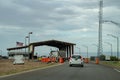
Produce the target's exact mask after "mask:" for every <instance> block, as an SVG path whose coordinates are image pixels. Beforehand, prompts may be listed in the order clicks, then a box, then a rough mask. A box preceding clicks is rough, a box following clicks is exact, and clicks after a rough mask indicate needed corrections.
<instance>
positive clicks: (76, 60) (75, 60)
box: [69, 54, 84, 67]
mask: <svg viewBox="0 0 120 80" xmlns="http://www.w3.org/2000/svg"><path fill="white" fill-rule="evenodd" d="M72 65H79V66H81V67H84V60H83V58H82V57H81V56H80V55H79V54H74V55H72V56H71V57H70V59H69V66H72Z"/></svg>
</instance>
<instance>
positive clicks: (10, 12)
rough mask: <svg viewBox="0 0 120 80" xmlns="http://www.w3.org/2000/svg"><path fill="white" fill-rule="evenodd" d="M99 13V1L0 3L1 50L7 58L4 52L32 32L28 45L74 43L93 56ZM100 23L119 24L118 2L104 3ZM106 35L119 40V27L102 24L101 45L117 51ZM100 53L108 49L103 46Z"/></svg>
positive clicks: (6, 0)
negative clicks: (52, 40) (57, 42)
mask: <svg viewBox="0 0 120 80" xmlns="http://www.w3.org/2000/svg"><path fill="white" fill-rule="evenodd" d="M98 12H99V0H0V50H2V53H3V54H7V50H6V49H7V48H10V47H15V46H16V41H20V42H23V43H24V42H25V36H27V35H28V32H31V31H32V32H33V34H32V35H31V42H36V41H44V40H51V39H55V40H60V41H66V42H71V43H75V44H76V46H77V47H80V48H81V52H86V49H85V48H84V47H83V46H82V45H87V46H88V47H89V52H96V50H97V47H96V46H94V45H92V44H98V21H99V18H98V15H99V14H98ZM103 19H104V20H112V21H114V22H116V23H120V0H104V5H103ZM107 34H114V35H116V36H120V27H119V26H118V25H115V24H113V23H110V22H108V23H104V24H103V42H110V43H112V44H113V51H116V39H114V38H112V37H110V36H107ZM46 49H49V48H46ZM39 50H43V49H41V47H40V48H38V49H36V51H39ZM44 50H45V49H44ZM78 51H79V50H78V49H76V48H75V52H78ZM103 51H104V52H106V51H110V46H109V45H107V44H103ZM41 52H42V51H41ZM38 53H40V52H38Z"/></svg>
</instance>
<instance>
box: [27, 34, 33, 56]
mask: <svg viewBox="0 0 120 80" xmlns="http://www.w3.org/2000/svg"><path fill="white" fill-rule="evenodd" d="M32 33H33V32H29V33H28V55H29V58H30V34H32Z"/></svg>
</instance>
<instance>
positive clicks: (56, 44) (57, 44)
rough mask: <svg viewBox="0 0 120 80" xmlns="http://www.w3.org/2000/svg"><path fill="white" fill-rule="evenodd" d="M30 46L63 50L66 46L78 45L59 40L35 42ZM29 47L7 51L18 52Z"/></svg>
mask: <svg viewBox="0 0 120 80" xmlns="http://www.w3.org/2000/svg"><path fill="white" fill-rule="evenodd" d="M30 45H33V46H42V45H47V46H52V47H57V48H62V47H65V46H70V45H76V44H74V43H69V42H64V41H59V40H47V41H40V42H33V43H30ZM27 47H28V46H22V47H13V48H7V50H16V49H22V48H27Z"/></svg>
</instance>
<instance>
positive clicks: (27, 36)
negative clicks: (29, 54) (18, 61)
mask: <svg viewBox="0 0 120 80" xmlns="http://www.w3.org/2000/svg"><path fill="white" fill-rule="evenodd" d="M27 38H29V37H28V36H25V46H27V40H26V39H27ZM25 53H26V47H25Z"/></svg>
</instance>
